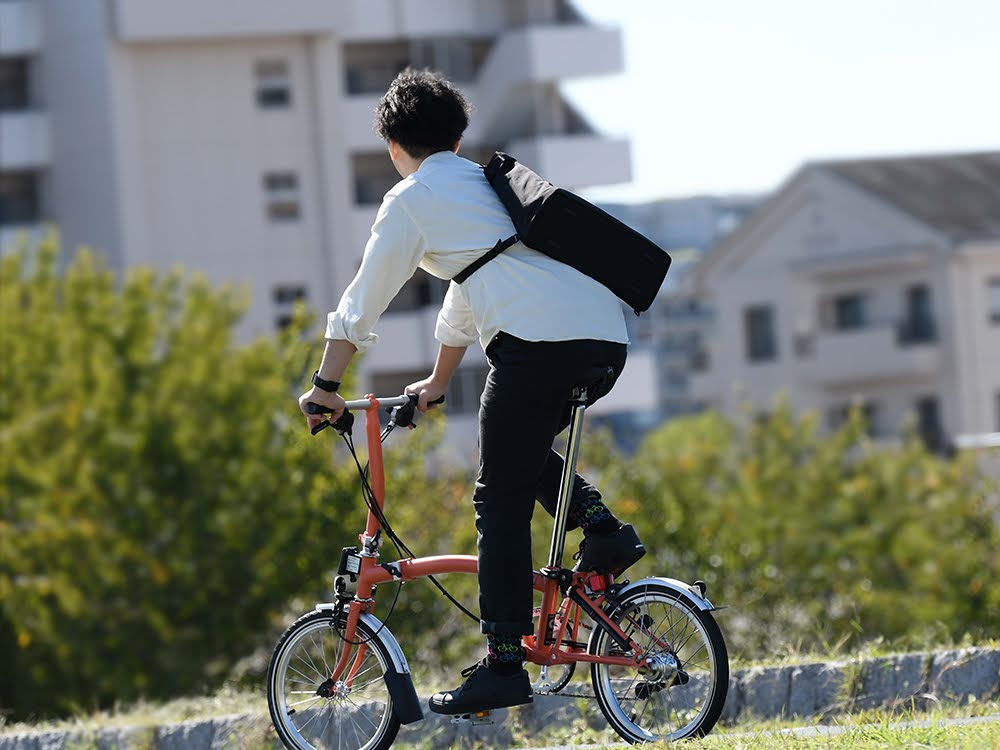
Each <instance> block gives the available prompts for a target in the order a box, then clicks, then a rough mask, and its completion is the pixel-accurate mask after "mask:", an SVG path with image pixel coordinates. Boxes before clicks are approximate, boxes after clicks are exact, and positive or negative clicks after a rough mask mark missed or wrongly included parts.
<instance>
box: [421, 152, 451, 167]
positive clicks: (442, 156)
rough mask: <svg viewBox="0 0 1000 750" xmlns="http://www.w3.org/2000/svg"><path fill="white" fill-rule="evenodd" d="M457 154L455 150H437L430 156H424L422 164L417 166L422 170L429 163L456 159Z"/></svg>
mask: <svg viewBox="0 0 1000 750" xmlns="http://www.w3.org/2000/svg"><path fill="white" fill-rule="evenodd" d="M456 156H457V155H456V154H455V153H454V152H453V151H435V152H434V153H433V154H431V155H430V156H427V157H424V160H423V161H422V162H420V166H419V167H417V171H418V172H420V171H422V170H423V168H424V167H426V166H427V165H428V164H436V163H438V162H443V161H445V160H447V159H454V158H455V157H456Z"/></svg>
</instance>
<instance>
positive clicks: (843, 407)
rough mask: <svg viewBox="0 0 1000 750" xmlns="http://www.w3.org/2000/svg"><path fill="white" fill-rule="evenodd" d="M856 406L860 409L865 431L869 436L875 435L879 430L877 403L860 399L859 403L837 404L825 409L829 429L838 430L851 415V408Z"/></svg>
mask: <svg viewBox="0 0 1000 750" xmlns="http://www.w3.org/2000/svg"><path fill="white" fill-rule="evenodd" d="M855 406H858V407H859V408H860V409H861V416H862V418H863V419H864V421H865V432H867V433H868V435H869V436H870V437H877V436H878V435H879V434H881V433H880V430H879V423H878V418H879V405H878V403H877V402H875V401H862V402H860V404H856V403H854V404H837V405H836V406H832V407H830V408H829V409H827V411H826V424H827V427H828V428H829V429H830V430H831V431H836V430H839V429H840V428H841V427H843V426H844V424H846V423H847V420H848V418H849V417H850V415H851V409H852V408H853V407H855Z"/></svg>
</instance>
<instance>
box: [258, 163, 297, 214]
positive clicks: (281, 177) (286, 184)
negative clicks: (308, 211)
mask: <svg viewBox="0 0 1000 750" xmlns="http://www.w3.org/2000/svg"><path fill="white" fill-rule="evenodd" d="M264 191H265V193H266V194H267V218H268V219H270V220H271V221H295V220H296V219H298V218H299V176H298V175H297V174H295V172H269V173H268V174H265V175H264Z"/></svg>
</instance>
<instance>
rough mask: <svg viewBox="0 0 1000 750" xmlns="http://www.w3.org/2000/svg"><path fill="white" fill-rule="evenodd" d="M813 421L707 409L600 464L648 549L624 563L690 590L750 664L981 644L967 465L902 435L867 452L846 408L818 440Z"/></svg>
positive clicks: (985, 553)
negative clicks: (797, 653)
mask: <svg viewBox="0 0 1000 750" xmlns="http://www.w3.org/2000/svg"><path fill="white" fill-rule="evenodd" d="M817 421H818V420H817V417H816V415H815V414H806V415H804V416H796V415H795V414H793V413H792V411H791V410H790V409H789V408H788V406H787V405H781V404H779V405H778V407H777V408H776V409H775V410H774V411H773V412H772V413H771V414H770V415H769V416H768V417H766V418H764V419H758V420H747V422H746V425H745V426H738V425H737V424H734V423H733V422H731V421H728V420H726V419H724V418H723V417H721V416H719V415H718V414H715V413H706V414H703V415H700V416H697V417H692V418H685V419H678V420H674V421H672V422H670V423H669V424H667V425H665V426H663V427H662V428H660V429H658V430H657V431H655V432H654V433H653V434H651V435H650V436H649V437H648V438H647V439H646V440H645V441H644V443H643V444H642V447H641V449H640V450H639V451H638V453H637V454H636V455H635V456H634V457H633V458H632V459H630V460H627V461H624V462H623V463H624V465H621V463H620V460H619V459H611V460H610V462H608V461H605V464H604V467H603V468H604V469H605V470H604V471H603V472H602V473H603V474H604V476H605V477H606V478H607V480H608V487H607V489H608V490H609V491H610V493H611V494H610V497H612V498H615V500H614V508H615V509H616V510H619V511H621V513H620V514H621V515H623V516H624V517H627V518H629V519H630V520H632V521H633V522H634V523H635V524H636V525H637V526H638V527H639V529H640V531H641V533H642V536H643V538H644V539H645V540H646V542H647V545H648V546H649V547H650V549H651V550H652V552H653V557H652V559H648V558H647V560H645V561H643V562H642V563H640V565H639V567H641V569H642V570H643V571H645V572H656V573H659V574H661V575H671V576H675V577H677V578H682V579H686V580H693V579H696V578H701V579H703V580H705V581H706V582H707V583H708V590H709V594H710V598H711V599H712V600H713V601H714V602H715V603H717V604H726V605H729V606H730V607H731V609H730V610H729V611H727V612H724V613H723V614H722V615H721V618H722V620H723V626H724V629H725V630H726V632H727V635H729V637H730V639H731V640H732V641H733V645H734V646H735V647H736V648H737V650H742V651H743V652H744V653H745V654H746V655H748V656H750V657H753V656H759V655H761V654H764V653H773V652H776V651H781V650H784V649H787V648H788V647H789V646H792V647H794V648H801V647H806V648H813V647H823V646H824V645H825V644H827V645H828V644H832V643H852V642H853V643H857V642H858V641H861V640H868V639H875V638H879V639H886V640H890V641H901V640H904V639H907V638H909V639H919V638H921V637H922V635H923V634H924V633H928V632H932V633H934V634H936V635H938V636H939V637H944V638H948V639H953V640H960V639H961V638H962V637H964V636H965V635H967V634H972V635H977V636H979V637H988V636H990V635H993V636H995V633H996V631H995V626H996V623H998V622H1000V556H998V554H997V550H998V549H1000V534H998V531H997V525H996V518H997V513H998V508H997V504H996V494H995V484H992V483H991V481H990V480H989V479H988V478H987V477H985V476H983V475H982V474H981V473H980V472H979V471H978V470H977V468H976V465H975V461H974V457H972V456H970V455H959V456H958V457H956V458H954V459H945V458H941V457H939V456H936V455H933V454H930V453H928V452H927V450H926V449H925V448H924V446H923V444H922V443H921V442H920V440H919V439H918V438H917V437H915V436H914V435H912V434H908V435H906V436H904V438H903V439H902V442H901V444H899V445H898V446H895V447H886V446H884V445H882V446H878V445H875V444H873V443H872V442H871V441H870V440H869V439H868V438H867V437H866V435H865V429H864V427H865V426H864V424H863V418H862V416H861V414H860V413H854V414H853V415H852V417H851V419H850V420H849V422H848V423H847V424H846V425H844V426H843V428H841V429H840V430H838V431H837V432H835V433H834V434H832V435H825V434H822V433H821V431H820V430H819V428H818V424H817ZM991 486H992V487H993V488H994V489H993V490H991V489H990V488H991ZM991 492H992V493H993V494H992V495H991ZM990 497H992V498H993V499H992V500H988V498H990Z"/></svg>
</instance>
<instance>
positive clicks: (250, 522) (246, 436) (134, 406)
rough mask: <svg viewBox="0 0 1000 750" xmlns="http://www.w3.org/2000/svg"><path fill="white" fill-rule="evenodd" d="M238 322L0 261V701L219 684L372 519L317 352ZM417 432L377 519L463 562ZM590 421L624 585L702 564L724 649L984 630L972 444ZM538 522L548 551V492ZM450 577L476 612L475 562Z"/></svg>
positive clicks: (53, 701) (458, 626)
mask: <svg viewBox="0 0 1000 750" xmlns="http://www.w3.org/2000/svg"><path fill="white" fill-rule="evenodd" d="M241 313H242V303H241V301H240V299H239V295H237V294H236V293H235V292H234V291H233V290H231V289H226V288H223V289H213V288H212V287H211V286H210V285H209V284H208V283H207V282H206V281H204V280H203V279H199V278H197V277H195V278H190V277H185V276H183V275H181V274H179V273H172V274H155V273H153V272H151V271H147V270H137V271H134V272H132V273H130V274H129V275H127V276H126V277H125V278H124V279H121V280H119V279H117V278H116V277H115V275H114V274H112V273H111V272H109V271H108V270H107V269H106V268H105V267H104V266H103V265H102V263H101V261H100V260H99V258H98V257H97V256H95V255H93V254H91V253H88V252H82V253H80V254H78V255H77V256H76V258H75V259H74V260H73V262H72V263H70V264H69V265H68V266H67V267H66V268H65V269H64V270H63V271H61V272H60V271H58V251H57V248H56V246H55V242H54V240H49V241H48V242H47V243H45V245H44V246H43V247H42V248H41V249H40V250H39V251H37V252H26V251H22V252H15V253H13V254H12V255H9V256H8V257H5V258H3V259H2V261H0V335H2V341H0V354H2V359H0V374H2V377H0V478H2V482H0V493H2V494H0V665H2V668H0V709H3V710H4V711H7V712H13V715H14V716H15V717H17V718H25V717H27V716H30V715H51V714H59V713H66V712H70V711H73V710H87V709H91V708H93V707H96V706H106V705H109V704H111V703H114V702H117V701H122V700H130V699H133V698H136V697H140V696H143V697H148V698H157V697H165V696H175V695H181V694H185V693H189V692H192V691H200V690H204V689H210V688H212V687H214V686H215V685H217V684H219V683H220V682H221V681H222V680H224V679H225V678H226V675H227V674H230V670H231V669H232V668H233V665H234V664H235V663H236V662H238V661H239V660H240V659H241V658H243V657H247V656H248V655H250V654H253V653H260V654H267V653H268V652H269V649H270V647H271V645H272V644H273V640H274V637H275V635H276V629H277V630H280V628H281V627H283V625H284V624H287V622H290V621H291V619H292V618H293V616H294V615H296V614H298V613H299V612H300V611H301V610H303V609H306V608H311V606H312V604H313V603H314V602H315V601H317V600H318V599H324V598H329V597H330V583H331V576H330V569H331V568H332V567H334V566H335V565H336V562H337V560H338V559H339V554H340V548H341V547H343V546H347V545H350V544H352V543H353V542H354V541H355V539H356V536H355V535H356V533H357V531H359V530H360V529H361V528H362V527H363V517H364V513H363V510H364V509H363V506H362V503H361V500H360V495H359V490H358V483H357V474H356V469H355V467H354V464H353V461H352V460H351V459H350V457H349V454H348V453H347V452H346V450H344V448H343V446H342V445H340V444H339V441H337V447H336V449H335V451H334V452H332V451H333V448H332V446H333V445H334V444H333V443H331V442H330V440H329V432H328V433H324V435H326V438H325V439H314V438H312V437H310V436H309V434H308V431H307V430H306V429H305V427H304V420H302V419H301V416H300V415H299V413H298V410H297V408H296V405H295V400H294V399H295V397H296V396H297V394H298V393H299V392H300V391H301V390H302V386H303V383H304V382H305V381H306V377H307V375H308V373H309V372H310V371H311V370H312V367H313V366H314V365H315V361H316V357H317V356H318V354H319V349H320V347H319V344H320V341H318V340H315V339H313V340H309V339H305V338H304V337H303V331H304V329H305V326H306V325H307V320H306V317H305V315H304V314H300V315H299V316H298V317H297V318H296V322H295V323H294V324H293V325H292V326H291V327H290V328H289V329H288V330H286V331H284V332H283V333H281V334H280V335H278V336H276V337H273V338H270V339H260V340H257V341H254V342H253V343H250V344H246V345H237V344H236V343H234V339H233V331H234V326H235V324H236V323H237V322H238V321H239V319H240V316H241ZM349 388H350V385H348V386H346V387H345V391H346V390H347V389H349ZM435 424H436V423H435V420H425V422H424V428H423V429H421V430H420V431H419V432H418V433H417V434H415V435H413V436H408V437H406V438H405V439H399V440H397V439H396V438H395V437H394V438H393V439H392V440H393V443H394V446H392V447H390V457H389V459H388V460H387V472H388V475H387V487H388V492H389V496H390V498H392V500H391V504H390V506H389V518H390V521H391V522H392V523H393V525H394V527H395V528H396V530H397V532H399V533H400V535H401V536H402V537H403V538H404V540H405V541H406V542H407V544H408V545H409V546H410V547H412V548H413V549H414V551H415V552H416V553H417V554H418V555H432V554H441V553H446V552H454V553H467V554H474V553H475V528H474V525H473V512H472V507H471V501H470V495H471V488H472V484H471V476H470V475H469V472H458V473H449V472H445V471H441V470H438V471H437V472H433V473H431V474H428V472H427V471H426V456H427V454H428V452H429V451H431V450H433V446H434V443H435V441H436V439H437V435H438V434H439V428H440V423H437V426H436V427H435ZM357 434H358V437H359V442H363V439H362V438H361V437H360V436H361V435H362V434H363V433H362V431H361V430H357ZM599 435H600V433H599V432H597V431H594V430H593V429H591V430H590V431H589V435H588V438H589V439H588V442H587V444H586V445H585V451H586V455H585V461H586V466H587V471H588V472H589V473H592V474H596V475H597V476H599V477H600V482H599V484H600V485H601V487H602V490H603V491H604V494H605V497H606V499H607V500H608V502H609V504H610V505H611V506H612V509H613V510H614V511H615V512H616V514H617V515H619V516H620V517H621V518H623V519H624V520H628V521H631V522H632V523H634V524H635V525H636V526H637V528H638V529H639V531H640V533H641V535H642V537H643V538H644V540H645V541H646V544H647V547H648V548H649V549H650V554H648V555H647V556H646V558H645V559H644V560H642V561H641V562H640V563H639V564H638V565H637V566H636V568H635V570H634V571H633V572H632V573H631V575H632V576H633V577H636V576H639V575H668V576H672V577H676V578H681V579H685V580H694V579H696V578H702V579H704V580H705V581H706V582H707V583H708V587H709V596H710V598H712V600H713V601H715V602H716V603H717V604H726V605H729V606H730V609H729V610H726V611H724V612H723V613H721V614H720V620H721V624H722V626H723V630H724V632H725V633H726V635H727V637H728V639H729V640H730V645H731V647H733V650H734V652H735V653H736V654H737V655H742V656H745V657H749V658H754V657H758V656H762V655H771V654H773V653H775V652H781V651H782V650H784V649H786V648H788V647H789V645H791V646H794V647H796V648H812V647H816V646H819V647H823V646H824V645H829V644H833V643H843V642H846V641H861V640H869V639H872V638H875V637H879V638H884V639H887V640H890V641H895V642H899V641H901V640H905V639H908V638H909V639H914V638H922V637H923V636H924V634H925V633H927V632H932V633H934V634H935V635H936V636H937V637H943V638H946V639H951V640H957V639H960V638H962V637H963V636H964V635H966V634H969V633H972V634H974V635H984V636H990V635H993V636H995V634H996V633H995V626H996V623H997V622H1000V584H998V581H1000V558H998V555H997V550H998V549H1000V534H998V531H997V525H996V518H997V513H998V508H997V501H996V487H995V485H991V483H990V481H989V480H987V479H986V478H985V477H984V476H983V475H982V474H981V473H980V472H979V471H978V470H977V469H976V467H975V465H974V463H973V461H972V459H971V458H970V457H967V456H959V457H957V458H955V459H950V460H946V459H942V458H939V457H937V456H934V455H931V454H929V453H928V452H927V451H926V450H925V449H924V447H923V446H922V444H921V443H920V442H919V440H917V439H916V438H914V437H905V438H904V439H903V440H902V441H901V443H900V444H899V445H898V446H897V447H894V448H886V447H885V446H875V445H873V444H871V443H870V442H869V440H868V439H867V438H866V437H865V430H864V425H863V422H862V417H861V415H860V414H854V415H853V417H852V418H851V419H850V420H849V421H848V423H847V424H845V426H844V427H843V428H842V429H840V430H839V431H837V432H836V433H834V434H832V435H827V434H823V433H822V432H821V431H820V429H819V428H818V425H817V419H816V417H815V416H814V415H808V414H807V415H804V416H797V415H795V414H793V413H792V412H791V411H790V410H789V409H788V408H787V407H785V406H781V405H779V406H778V407H777V408H775V409H774V411H773V412H772V413H771V414H770V416H768V417H767V418H766V419H762V420H745V422H743V421H736V422H734V421H730V420H727V419H724V418H723V417H721V416H719V415H717V414H713V413H706V414H703V415H701V416H697V417H692V418H686V419H678V420H674V421H672V422H670V423H668V424H666V425H664V426H662V427H660V428H659V429H657V430H656V431H654V432H653V433H651V434H650V435H649V436H647V438H646V439H645V440H644V441H643V443H642V445H641V448H640V449H639V451H638V452H637V453H636V454H635V455H634V456H631V457H623V456H621V455H619V454H617V453H616V452H615V451H614V449H613V448H612V447H611V446H610V443H609V442H608V441H607V440H606V439H605V440H601V439H600V438H599ZM331 456H333V460H331ZM534 529H535V555H536V562H538V563H540V562H541V561H542V560H543V559H544V554H545V552H544V551H545V548H546V547H547V544H548V540H549V530H550V529H551V522H550V521H548V517H547V516H546V515H545V514H544V512H542V511H541V510H540V509H539V511H538V512H537V513H536V522H535V526H534ZM574 539H576V536H575V533H574V535H571V538H570V541H569V542H568V545H572V544H573V543H574V541H573V540H574ZM571 551H572V547H571V546H568V548H567V555H566V559H567V560H568V557H569V553H570V552H571ZM383 554H384V557H385V559H394V551H392V550H391V549H390V547H389V546H388V545H387V546H386V548H384V550H383ZM444 582H445V583H446V585H448V587H449V589H452V590H453V592H454V593H455V594H456V595H458V596H459V598H460V599H461V600H462V601H463V602H464V603H465V604H466V605H467V606H470V607H471V608H473V609H474V610H475V609H476V599H475V593H476V587H475V580H474V578H472V577H469V576H465V577H461V576H451V577H446V578H445V579H444ZM387 589H388V590H387V591H384V592H380V595H379V610H380V614H382V615H383V616H384V615H385V614H386V611H387V608H388V606H389V604H390V603H391V602H392V599H393V596H392V594H393V591H392V589H393V587H392V586H389V587H387ZM390 627H391V629H392V630H393V632H394V633H395V634H396V635H397V637H398V638H399V640H400V642H401V643H403V644H404V647H405V648H406V650H407V654H408V655H409V656H410V658H411V660H412V662H413V663H414V666H416V667H418V669H419V667H420V665H421V664H433V665H438V664H440V665H444V666H446V667H457V666H462V665H463V664H461V663H460V662H461V661H462V660H464V659H467V658H469V650H470V648H476V649H478V648H479V646H478V641H479V635H478V628H477V627H476V626H475V624H473V623H471V622H469V621H468V620H467V619H465V618H464V617H463V616H461V615H460V614H459V613H458V612H457V611H456V610H455V609H454V608H453V607H452V606H451V605H450V604H449V603H448V602H447V601H446V600H445V599H444V598H443V597H442V596H441V595H440V594H439V593H438V592H437V591H436V590H435V589H433V588H432V587H431V586H430V585H429V584H428V583H426V582H416V583H413V584H408V585H406V586H405V587H403V589H402V593H401V596H400V598H399V601H398V603H397V604H396V607H395V610H394V612H393V615H392V618H391V622H390ZM991 629H993V630H992V632H991Z"/></svg>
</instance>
